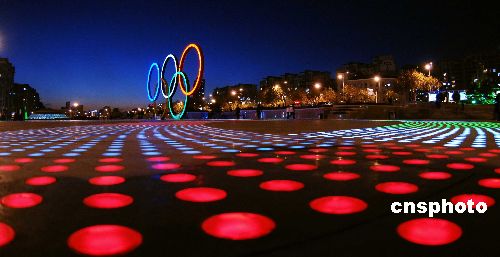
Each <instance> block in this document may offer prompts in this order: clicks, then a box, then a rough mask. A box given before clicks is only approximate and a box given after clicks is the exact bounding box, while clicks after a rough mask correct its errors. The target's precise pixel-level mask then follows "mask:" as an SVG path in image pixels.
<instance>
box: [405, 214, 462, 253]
mask: <svg viewBox="0 0 500 257" xmlns="http://www.w3.org/2000/svg"><path fill="white" fill-rule="evenodd" d="M396 231H397V233H398V234H399V236H401V237H402V238H404V239H405V240H407V241H410V242H412V243H415V244H421V245H427V246H438V245H445V244H450V243H452V242H454V241H456V240H457V239H459V238H460V237H461V236H462V229H461V228H460V227H459V226H458V225H457V224H455V223H453V222H451V221H447V220H444V219H437V218H420V219H414V220H409V221H406V222H403V223H401V224H400V225H399V226H398V227H397V229H396Z"/></svg>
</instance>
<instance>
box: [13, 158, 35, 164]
mask: <svg viewBox="0 0 500 257" xmlns="http://www.w3.org/2000/svg"><path fill="white" fill-rule="evenodd" d="M33 161H34V159H33V158H17V159H15V160H14V162H17V163H30V162H33Z"/></svg>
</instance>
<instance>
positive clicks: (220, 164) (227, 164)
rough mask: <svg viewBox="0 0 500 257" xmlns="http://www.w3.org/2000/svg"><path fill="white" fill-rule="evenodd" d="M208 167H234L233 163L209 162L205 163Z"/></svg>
mask: <svg viewBox="0 0 500 257" xmlns="http://www.w3.org/2000/svg"><path fill="white" fill-rule="evenodd" d="M207 165H208V166H211V167H231V166H234V165H236V163H234V162H233V161H210V162H207Z"/></svg>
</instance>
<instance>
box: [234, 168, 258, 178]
mask: <svg viewBox="0 0 500 257" xmlns="http://www.w3.org/2000/svg"><path fill="white" fill-rule="evenodd" d="M263 173H264V172H263V171H261V170H256V169H237V170H230V171H228V172H227V175H229V176H233V177H257V176H260V175H262V174H263Z"/></svg>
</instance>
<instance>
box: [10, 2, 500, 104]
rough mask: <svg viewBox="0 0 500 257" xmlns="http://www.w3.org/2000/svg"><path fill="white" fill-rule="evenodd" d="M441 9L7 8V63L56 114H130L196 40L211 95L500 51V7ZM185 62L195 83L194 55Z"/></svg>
mask: <svg viewBox="0 0 500 257" xmlns="http://www.w3.org/2000/svg"><path fill="white" fill-rule="evenodd" d="M144 2H147V3H144ZM438 2H442V1H433V2H426V1H418V2H417V1H415V2H412V3H410V2H409V1H394V2H393V3H391V2H388V1H370V2H365V3H361V2H358V1H342V2H340V1H339V2H337V1H314V0H306V1H290V0H289V1H285V0H283V1H269V0H268V1H256V0H253V1H237V0H233V1H187V0H184V1H161V2H155V1H111V0H100V1H97V0H96V1H62V0H61V1H43V0H42V1H35V0H32V1H23V0H0V57H7V58H9V59H10V61H11V62H12V63H14V65H15V66H16V77H15V80H16V82H18V83H29V84H31V85H32V86H33V87H35V88H36V89H37V90H38V92H39V93H40V96H41V98H42V101H43V102H44V103H46V104H48V106H49V107H52V108H59V107H60V106H62V105H64V102H65V101H67V100H71V101H78V102H80V103H81V104H84V105H85V106H87V107H93V108H95V107H100V106H102V105H104V104H108V105H111V106H112V107H121V108H128V107H133V106H143V105H145V104H146V103H147V98H146V93H145V83H146V73H147V71H148V68H149V65H150V63H151V62H153V61H156V62H159V63H160V64H161V63H162V62H163V59H164V58H165V56H166V55H167V54H169V53H173V54H174V55H176V56H177V57H178V58H180V55H181V52H182V50H183V48H184V47H185V46H186V45H187V44H188V43H189V42H197V43H199V44H200V45H201V46H202V48H203V51H204V54H205V78H206V81H207V91H206V92H207V94H208V93H210V92H211V91H212V89H213V88H215V87H221V86H226V85H232V84H236V83H255V84H258V82H259V80H260V79H262V78H263V77H265V76H268V75H280V74H282V73H285V72H300V71H302V70H305V69H318V70H324V71H330V72H332V73H333V72H335V69H336V68H337V67H338V66H339V65H341V64H343V63H346V62H350V61H363V62H370V61H371V58H372V57H373V56H375V55H378V54H392V55H394V57H395V58H396V61H397V63H398V65H403V64H419V63H421V62H424V61H433V60H438V59H439V58H443V57H450V56H460V55H463V54H468V53H475V52H478V51H483V50H493V49H496V48H498V46H499V45H500V39H499V38H500V36H499V35H500V22H499V18H498V17H497V16H498V6H493V5H491V4H486V3H481V1H470V2H460V3H459V1H449V2H450V3H438ZM443 2H444V1H443ZM492 2H493V1H492ZM187 64H188V65H187V66H188V69H187V72H188V76H189V78H192V80H194V78H195V75H196V74H195V69H196V67H195V66H196V65H195V64H196V55H195V54H190V55H189V57H188V60H187ZM171 70H173V68H171Z"/></svg>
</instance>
